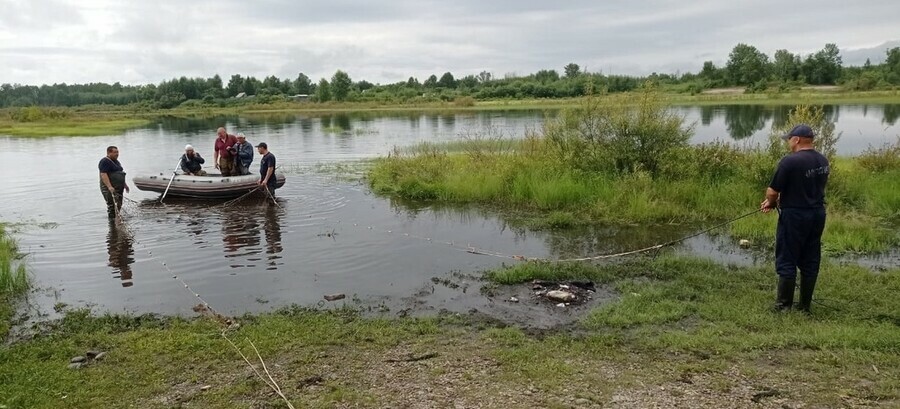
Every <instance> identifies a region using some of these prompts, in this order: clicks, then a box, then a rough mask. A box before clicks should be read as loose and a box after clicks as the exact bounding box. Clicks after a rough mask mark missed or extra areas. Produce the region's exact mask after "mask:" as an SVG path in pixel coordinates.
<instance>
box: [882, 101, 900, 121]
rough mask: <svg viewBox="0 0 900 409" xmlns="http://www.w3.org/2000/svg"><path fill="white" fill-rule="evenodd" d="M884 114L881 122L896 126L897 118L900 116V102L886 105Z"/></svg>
mask: <svg viewBox="0 0 900 409" xmlns="http://www.w3.org/2000/svg"><path fill="white" fill-rule="evenodd" d="M883 115H884V116H882V118H881V123H883V124H887V125H888V126H894V125H895V124H896V123H897V118H900V104H892V105H885V106H884V114H883Z"/></svg>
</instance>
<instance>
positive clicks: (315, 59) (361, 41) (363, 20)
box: [0, 0, 900, 84]
mask: <svg viewBox="0 0 900 409" xmlns="http://www.w3.org/2000/svg"><path fill="white" fill-rule="evenodd" d="M0 15H2V16H3V17H0V59H2V62H3V63H2V64H0V82H14V83H15V82H18V83H31V84H40V83H53V82H68V83H73V82H90V81H105V82H113V81H120V82H123V83H147V82H158V81H160V80H163V79H168V78H172V77H178V76H182V75H185V76H204V77H206V76H211V75H213V74H215V73H218V74H220V75H221V76H222V77H223V78H226V79H227V78H228V76H230V75H231V74H235V73H240V74H243V75H255V76H258V77H262V76H266V75H270V74H275V75H278V76H279V77H282V78H293V77H295V76H296V75H297V73H299V72H303V73H306V74H307V75H309V76H310V77H311V78H313V79H314V80H317V79H318V78H321V77H330V76H331V74H332V73H333V72H334V71H335V70H336V69H343V70H345V71H347V72H348V73H350V75H351V76H352V77H353V78H354V79H368V80H370V81H373V82H394V81H401V80H405V79H406V78H407V77H408V76H415V77H418V78H419V79H420V80H423V79H424V78H425V77H427V76H428V75H431V74H437V75H440V74H441V73H443V72H445V71H450V72H453V73H454V75H456V76H462V75H466V74H475V73H478V72H480V71H482V70H487V71H491V72H493V73H494V74H495V75H497V76H502V75H503V74H505V73H510V72H516V73H519V74H525V73H530V72H534V71H536V70H538V69H543V68H554V69H557V70H561V68H562V66H563V65H565V64H566V63H569V62H576V63H579V64H581V65H582V66H583V67H587V68H588V69H589V70H591V71H603V72H607V73H616V74H647V73H650V72H654V71H655V72H679V71H680V72H685V71H696V70H698V69H699V68H700V66H701V65H702V63H703V61H704V60H712V61H714V62H716V63H717V64H722V63H724V62H725V60H726V59H727V56H728V53H729V51H730V50H731V48H732V47H733V46H734V45H735V44H737V43H739V42H744V43H748V44H753V45H756V46H757V47H759V48H760V49H761V50H762V51H764V52H766V53H767V54H769V55H772V54H773V53H774V51H775V50H776V49H779V48H786V49H788V50H790V51H792V52H800V53H804V54H805V53H810V52H814V51H816V50H818V49H820V48H821V47H822V46H824V44H825V43H829V42H834V43H837V44H838V45H839V46H840V47H841V48H842V49H845V50H846V49H853V48H865V47H873V46H876V45H878V44H881V43H883V42H885V41H888V40H896V39H898V38H900V26H898V25H897V24H896V23H895V22H894V20H895V16H896V15H900V3H897V2H895V1H892V0H864V1H859V2H857V3H855V4H854V5H853V6H852V7H849V6H848V5H847V4H846V3H844V2H838V1H836V0H822V1H815V2H814V1H809V0H802V1H794V2H789V4H788V3H787V2H783V1H776V0H760V1H732V2H722V1H718V0H696V1H691V2H684V1H673V0H650V1H642V2H597V1H586V0H585V1H582V0H574V1H567V2H558V3H554V2H546V1H536V0H520V1H512V0H497V1H483V0H480V1H474V0H461V1H456V2H447V1H436V0H421V1H414V0H395V1H378V2H376V1H371V2H356V1H350V0H330V1H305V2H294V1H288V0H258V1H254V2H245V1H239V0H215V1H214V0H194V1H191V2H179V1H175V0H156V1H153V2H118V1H115V0H82V1H77V2H76V1H68V2H67V1H63V0H52V1H47V0H40V1H39V0H33V1H26V0H0ZM879 52H882V53H883V50H882V51H879ZM857 54H859V53H857ZM857 54H853V55H854V59H856V58H858V57H857Z"/></svg>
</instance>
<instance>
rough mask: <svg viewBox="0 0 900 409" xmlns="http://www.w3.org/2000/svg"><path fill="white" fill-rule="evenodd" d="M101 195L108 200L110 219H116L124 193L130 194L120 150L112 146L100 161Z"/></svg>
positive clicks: (107, 207) (107, 210)
mask: <svg viewBox="0 0 900 409" xmlns="http://www.w3.org/2000/svg"><path fill="white" fill-rule="evenodd" d="M99 168H100V193H102V194H103V199H104V200H106V212H107V214H108V215H109V218H110V219H114V218H115V217H116V215H118V214H119V210H122V197H123V193H122V192H123V191H125V192H128V191H130V189H129V188H128V184H127V183H125V170H124V169H123V168H122V164H121V163H119V148H117V147H115V146H110V147H107V148H106V156H105V157H104V158H103V159H100V165H99Z"/></svg>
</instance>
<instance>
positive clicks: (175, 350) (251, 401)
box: [0, 256, 900, 408]
mask: <svg viewBox="0 0 900 409" xmlns="http://www.w3.org/2000/svg"><path fill="white" fill-rule="evenodd" d="M486 277H487V278H488V279H489V280H490V281H492V282H496V283H504V284H513V285H515V284H517V283H525V282H527V281H529V280H531V279H535V278H543V279H575V278H578V279H590V280H594V281H595V282H596V283H597V285H598V286H600V287H603V288H609V289H612V290H614V291H615V292H616V294H617V295H616V298H615V299H613V300H610V301H608V302H607V303H605V304H601V305H600V306H598V307H596V308H595V309H594V310H593V311H592V312H590V313H589V314H588V315H586V316H585V317H584V318H582V319H581V320H580V321H579V322H578V323H577V324H574V325H573V326H571V327H564V328H556V329H552V330H543V331H537V330H527V329H521V328H518V327H515V326H512V327H510V326H505V325H502V324H499V323H495V322H492V321H489V320H487V321H486V320H484V319H479V318H477V316H458V315H453V314H444V315H440V316H436V317H431V318H399V319H385V318H374V317H362V316H360V315H359V314H358V313H356V312H354V311H353V310H352V309H349V308H339V309H337V310H332V311H311V310H305V309H300V308H287V309H282V310H279V311H276V312H273V313H268V314H263V315H257V316H245V317H238V318H237V319H236V321H237V322H238V323H240V327H239V328H237V329H231V330H228V331H227V332H226V334H227V335H228V337H229V338H230V339H231V340H233V341H234V342H235V343H236V344H237V345H238V346H239V348H241V350H242V351H243V352H244V353H245V354H246V355H247V356H248V357H250V359H251V362H254V364H256V366H257V368H258V369H259V370H260V372H261V373H263V376H266V375H265V372H263V369H262V368H261V367H260V364H259V363H258V362H257V360H256V358H255V357H256V353H255V352H254V349H253V348H254V347H253V346H251V345H250V342H251V341H252V342H253V345H254V346H255V347H256V348H257V349H258V351H259V354H260V357H261V358H262V359H264V360H265V362H266V365H267V368H268V371H267V372H269V373H271V375H272V377H273V379H274V380H275V381H277V383H278V385H279V386H280V389H281V390H282V392H283V393H284V394H285V396H286V397H287V398H288V400H290V401H291V402H292V403H293V405H294V406H295V407H298V408H299V407H311V408H326V407H335V406H342V407H343V406H350V407H385V406H399V407H416V406H432V405H446V404H448V403H451V402H452V403H453V404H455V405H457V406H463V407H511V406H538V407H572V406H575V407H608V406H636V407H674V406H691V407H721V403H722V402H725V401H727V402H731V403H732V404H733V405H734V406H738V407H743V406H747V407H751V406H755V405H760V404H761V405H764V406H765V405H769V406H773V407H782V406H785V405H786V406H790V407H836V406H856V405H875V406H878V405H881V406H882V407H891V406H892V405H895V404H896V403H897V402H898V400H900V382H898V379H900V376H898V375H900V372H898V371H900V358H898V357H900V353H898V352H900V350H898V349H897V348H898V345H900V338H898V337H900V331H897V330H896V329H897V325H898V321H897V320H898V317H900V315H898V314H900V304H898V302H900V301H898V299H897V297H894V296H893V295H894V294H896V292H897V291H900V271H898V270H896V269H892V270H888V271H881V272H878V273H877V274H872V272H870V271H867V270H865V269H864V268H861V267H858V266H838V265H830V264H829V265H826V266H825V268H824V269H823V274H822V276H821V279H820V281H821V284H820V287H819V289H818V291H817V296H821V297H822V298H819V297H817V300H818V302H817V303H816V304H815V305H814V309H813V316H812V317H807V316H805V315H803V314H800V313H787V314H779V315H773V314H772V313H771V312H769V310H768V307H769V304H770V302H771V298H772V294H771V288H772V286H771V283H770V282H771V280H772V279H773V276H772V274H771V273H770V272H768V271H763V270H762V269H759V268H730V267H724V266H720V265H717V264H714V263H711V262H707V261H703V260H697V259H691V258H675V257H671V256H662V257H661V258H659V259H657V260H649V259H637V260H632V261H630V262H627V263H622V264H613V265H605V266H591V265H585V264H562V265H556V264H542V263H523V264H520V265H517V266H514V267H508V268H502V269H499V270H495V271H489V272H487V274H486ZM490 285H491V284H489V286H490ZM521 289H522V295H521V297H523V299H524V297H527V295H528V294H530V293H531V287H530V285H527V286H521ZM548 308H558V307H552V306H549V307H548ZM221 331H222V328H221V327H220V324H219V323H218V322H217V321H215V320H211V319H205V318H197V319H191V320H185V319H181V318H160V317H152V316H120V315H116V316H109V315H106V316H92V315H90V314H89V313H88V312H87V311H84V310H74V311H69V312H68V313H66V315H65V316H64V318H62V319H61V320H60V321H56V322H52V323H48V324H45V325H43V326H40V327H38V328H36V333H34V335H33V336H31V338H30V339H27V340H26V339H18V340H16V341H13V342H12V343H11V344H8V345H4V346H2V347H0V382H2V384H3V385H4V387H3V388H0V405H5V406H6V407H10V408H18V407H29V408H55V407H61V406H65V407H72V408H81V407H85V408H87V407H98V406H102V407H110V408H115V407H123V408H124V407H132V406H138V407H178V406H188V405H189V406H196V407H222V408H226V407H285V404H284V403H283V402H282V401H281V399H280V398H279V397H278V396H276V395H275V394H274V393H272V392H271V389H270V387H268V386H267V385H266V384H264V383H263V382H262V381H260V380H259V379H258V378H257V377H256V376H255V375H254V373H253V372H252V370H251V369H249V368H248V366H247V365H246V363H245V362H244V361H243V360H242V359H241V357H240V355H238V353H237V352H235V350H234V349H232V348H231V346H230V345H229V344H228V342H227V341H226V340H225V339H224V338H223V337H222V336H221ZM88 350H94V351H102V352H105V354H104V358H103V359H102V360H97V359H95V360H90V361H89V362H88V364H87V365H84V366H82V367H81V368H79V369H69V368H67V365H68V364H69V360H70V358H72V357H74V356H79V355H80V356H83V355H84V354H85V351H88ZM122 385H128V386H127V387H122Z"/></svg>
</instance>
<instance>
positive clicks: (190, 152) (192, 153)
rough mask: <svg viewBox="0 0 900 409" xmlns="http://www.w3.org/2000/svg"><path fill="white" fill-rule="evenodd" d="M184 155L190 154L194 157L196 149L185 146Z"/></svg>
mask: <svg viewBox="0 0 900 409" xmlns="http://www.w3.org/2000/svg"><path fill="white" fill-rule="evenodd" d="M184 153H186V154H188V156H194V147H193V146H191V145H190V144H188V145H184Z"/></svg>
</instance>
